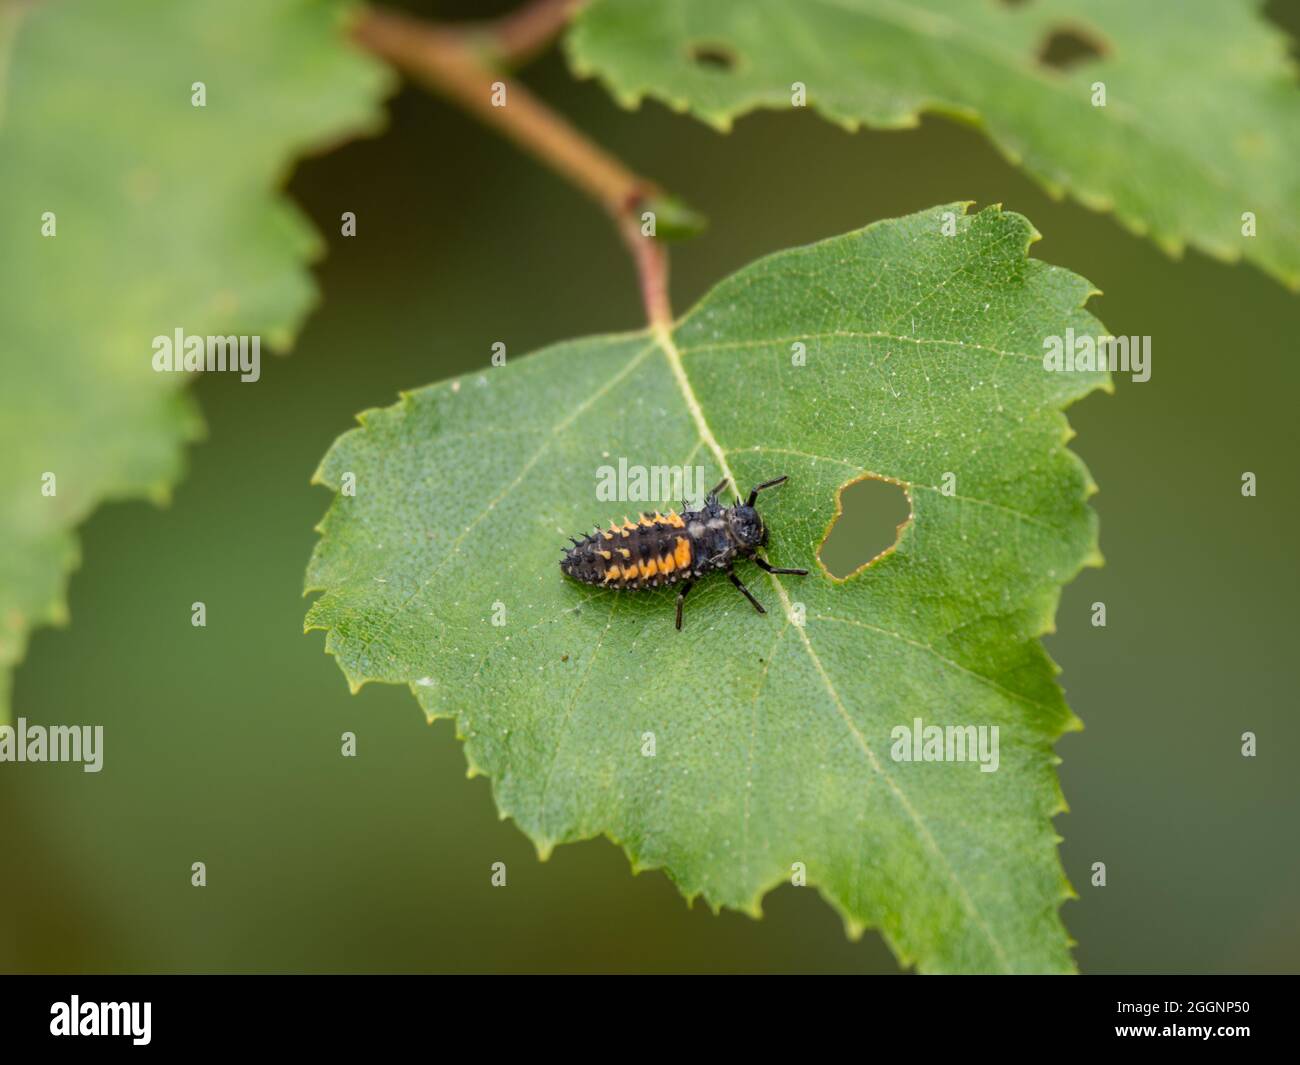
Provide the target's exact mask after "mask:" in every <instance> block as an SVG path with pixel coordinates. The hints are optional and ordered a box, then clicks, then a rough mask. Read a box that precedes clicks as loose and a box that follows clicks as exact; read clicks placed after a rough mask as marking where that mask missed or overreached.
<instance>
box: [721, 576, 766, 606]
mask: <svg viewBox="0 0 1300 1065" xmlns="http://www.w3.org/2000/svg"><path fill="white" fill-rule="evenodd" d="M727 576H728V577H730V578H731V583H732V584H734V585H735V586H736V587H737V588H739V589H740V590H741V591H742V592H744V593H745V598H746V599H748V600H749V601H750V602H751V603H753V604H754V609H755V610H757V611H758V612H759V613H760V614H766V613H767V611H766V610H764V609H763V604H762V603H760V602H759V601H758V600H757V599H755V598H754V597H753V596H752V595H750V594H749V589H748V588H746V587H745V586H744V585H743V584H742V583H741V581H740V578H739V577H737V576H736V571H735V570H733V569H729V570H727Z"/></svg>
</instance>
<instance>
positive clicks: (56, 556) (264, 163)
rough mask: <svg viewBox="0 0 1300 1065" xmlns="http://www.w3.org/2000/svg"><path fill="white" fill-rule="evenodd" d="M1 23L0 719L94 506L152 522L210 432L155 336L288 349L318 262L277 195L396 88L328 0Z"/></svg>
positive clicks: (132, 3)
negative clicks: (158, 357)
mask: <svg viewBox="0 0 1300 1065" xmlns="http://www.w3.org/2000/svg"><path fill="white" fill-rule="evenodd" d="M16 10H17V9H15V10H13V11H10V12H6V13H5V14H6V16H7V19H6V21H7V23H8V25H7V29H8V32H9V33H10V34H11V39H10V41H9V42H8V43H9V46H10V48H11V51H12V54H11V55H10V56H9V64H8V70H7V74H8V78H7V85H6V92H5V110H4V114H3V126H0V203H3V205H4V209H3V211H0V247H2V248H3V249H4V254H5V257H6V259H7V262H8V266H9V269H8V271H7V276H6V278H5V281H4V283H3V284H0V380H2V381H3V386H4V387H3V390H2V391H0V455H3V456H4V461H3V462H0V540H2V541H3V542H4V545H5V550H4V551H3V553H0V721H4V720H6V719H7V718H8V717H9V716H10V714H9V706H8V703H9V688H10V671H11V669H12V668H13V665H14V663H16V662H17V661H18V660H19V659H20V658H21V657H22V654H23V650H24V648H25V646H26V643H27V639H28V632H29V631H30V629H31V628H32V627H33V626H36V625H41V624H50V623H55V624H58V623H62V622H64V621H66V620H67V605H66V600H65V596H64V585H65V583H66V580H67V574H68V571H69V570H70V569H71V568H72V567H73V566H75V565H76V562H77V559H78V550H77V541H76V537H75V535H74V533H73V529H74V528H75V527H76V526H77V525H78V524H79V523H80V522H81V521H83V520H84V519H85V518H86V516H87V515H88V514H90V512H91V511H93V510H94V508H95V507H96V506H97V505H98V504H99V503H101V502H103V501H104V500H107V499H130V498H133V497H141V496H142V497H146V498H149V499H152V500H154V501H155V502H163V501H165V500H166V499H167V498H168V497H169V495H170V492H171V487H172V485H173V484H174V483H175V481H176V480H177V478H178V477H179V476H180V472H181V468H182V465H183V445H184V444H186V443H188V442H191V441H193V440H195V439H197V438H198V437H199V436H200V435H201V434H202V420H201V419H200V417H199V415H198V412H197V409H196V407H195V405H194V403H193V402H192V401H191V399H190V398H189V396H188V395H186V394H185V393H183V392H182V391H181V390H180V389H181V387H182V385H184V384H188V383H191V382H192V380H193V379H192V377H191V376H189V375H186V374H170V373H157V372H154V370H153V367H152V357H153V351H154V349H153V346H152V341H153V338H154V337H155V336H159V335H164V336H168V337H170V336H172V334H173V331H174V330H175V329H178V328H182V329H184V330H185V332H186V333H187V334H191V335H201V336H206V335H208V334H214V335H221V336H227V335H232V334H234V335H241V334H242V335H252V334H258V335H261V337H262V342H263V353H264V354H268V353H269V350H270V348H273V347H274V348H277V349H280V350H283V349H284V348H286V347H287V346H288V344H289V342H290V341H291V339H292V338H293V335H294V333H295V332H296V330H297V329H298V326H299V324H300V323H301V321H302V319H303V317H304V316H305V315H306V313H307V310H308V308H309V307H310V306H311V304H312V303H313V301H314V299H315V286H314V284H313V282H312V280H311V277H310V276H309V275H308V273H307V271H306V269H305V264H306V261H307V260H308V259H309V258H312V257H314V256H315V255H317V254H318V253H319V252H320V251H321V245H320V242H319V240H318V238H317V237H316V235H315V233H314V232H313V230H312V229H311V227H310V226H309V225H308V224H307V222H306V220H305V219H304V218H303V217H302V215H301V213H300V212H299V211H298V209H297V208H296V207H294V206H293V204H291V203H290V202H289V201H288V200H286V199H285V198H284V197H283V196H282V195H280V194H279V192H278V191H277V190H278V186H279V185H280V183H281V182H282V181H283V180H284V176H285V173H286V170H287V168H288V165H289V161H290V160H291V159H292V158H293V157H295V156H296V155H299V154H301V153H302V152H305V151H309V150H312V149H319V148H321V147H324V146H326V145H330V144H334V143H336V142H338V141H339V140H340V139H341V138H343V137H344V136H345V135H350V134H353V133H356V132H359V131H362V130H367V129H368V130H373V129H375V127H376V125H377V123H378V121H379V117H380V116H379V112H378V110H377V108H376V102H377V100H378V97H379V96H380V94H381V93H382V92H383V91H384V89H385V86H386V85H387V84H388V76H387V73H386V72H385V71H384V70H383V69H382V68H380V67H379V66H378V65H377V64H375V63H374V62H372V61H371V60H369V59H367V58H366V57H364V56H362V55H360V54H358V53H357V52H356V51H355V50H354V49H353V48H351V47H350V46H349V45H348V44H347V42H346V37H345V34H344V29H345V20H346V19H347V18H348V17H349V14H348V13H349V7H348V5H345V4H342V3H336V2H331V0H321V2H309V3H302V2H299V0H273V2H267V0H236V2H230V3H223V4H212V3H205V2H203V0H115V2H113V3H99V2H96V0H52V2H50V3H47V4H34V5H31V7H30V8H26V9H24V10H23V12H22V17H21V18H15V14H16ZM15 30H16V32H15ZM5 33H6V28H4V27H0V39H2V38H3V37H4V36H5ZM3 43H4V42H3V40H0V57H2V56H3V54H4V48H3ZM73 57H75V59H74V58H73ZM3 70H4V66H3V63H0V71H3ZM195 82H203V83H204V86H205V89H206V94H207V99H206V106H202V107H196V106H194V105H193V103H192V102H191V100H192V90H191V86H192V85H193V84H194V83H195ZM48 475H53V477H54V480H53V482H48V481H46V482H44V483H52V485H53V488H54V493H53V494H46V493H44V492H43V491H42V489H43V478H46V477H47V476H48Z"/></svg>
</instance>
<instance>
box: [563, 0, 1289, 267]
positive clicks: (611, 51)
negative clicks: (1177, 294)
mask: <svg viewBox="0 0 1300 1065" xmlns="http://www.w3.org/2000/svg"><path fill="white" fill-rule="evenodd" d="M1258 8H1259V5H1258V3H1256V2H1254V0H1181V2H1179V3H1178V4H1177V5H1170V4H1161V3H1133V2H1132V0H1028V2H1016V0H905V2H901V0H815V2H814V0H710V2H709V3H698V2H696V0H593V2H592V3H591V4H590V5H588V6H587V7H586V8H584V9H583V11H582V13H581V15H580V16H579V18H578V20H577V21H576V23H575V25H574V27H573V29H572V30H571V31H570V34H569V37H568V50H569V55H570V57H571V58H572V61H573V65H574V68H575V69H576V70H577V71H579V72H580V73H582V74H597V75H599V77H600V79H601V81H602V82H603V83H604V84H605V85H607V86H608V87H609V89H610V91H611V92H612V93H613V94H614V96H615V98H616V99H618V100H619V101H620V102H621V103H623V104H625V105H626V106H629V107H633V106H636V105H637V104H638V103H639V102H640V101H641V100H642V98H644V97H646V96H651V97H653V98H655V99H657V100H660V101H662V102H664V103H666V104H668V105H669V106H671V107H672V108H674V109H675V110H679V111H687V110H689V111H690V112H691V113H692V114H694V115H696V116H697V117H699V118H701V119H703V120H704V121H706V122H708V123H710V124H712V125H714V126H716V127H717V128H719V129H724V130H725V129H727V128H729V127H730V126H731V123H732V122H733V120H734V119H735V118H736V117H737V116H739V115H743V114H746V113H748V112H750V111H753V110H754V109H756V108H775V109H778V110H787V109H789V108H790V106H791V101H792V90H793V89H794V88H795V86H796V85H798V86H803V87H804V90H805V92H806V102H807V106H809V107H811V108H814V109H816V110H817V111H819V112H820V113H821V114H823V115H824V116H826V117H827V118H829V119H830V120H831V121H833V122H836V123H839V124H840V125H842V126H844V127H845V128H846V129H851V130H852V129H857V128H858V127H859V126H863V125H865V126H867V127H870V128H875V129H906V128H910V127H913V126H915V125H916V124H917V123H918V122H919V121H920V116H921V114H922V113H924V112H931V113H938V114H944V115H949V116H951V117H953V118H956V119H958V120H960V121H963V122H969V123H971V124H972V125H974V126H976V127H977V128H980V129H982V130H984V131H985V132H986V133H987V134H988V136H989V138H990V139H991V140H992V141H993V143H994V144H995V145H996V146H997V148H998V150H999V151H1000V152H1002V154H1003V155H1004V156H1006V158H1007V159H1009V160H1011V161H1012V162H1013V163H1015V164H1017V165H1019V166H1023V167H1024V168H1025V169H1026V170H1027V171H1028V172H1029V173H1030V174H1032V175H1033V176H1034V177H1035V178H1036V179H1037V180H1038V181H1039V182H1040V183H1041V184H1042V185H1043V187H1044V188H1046V189H1047V190H1048V191H1049V192H1050V193H1052V194H1053V195H1054V196H1058V197H1059V196H1064V195H1066V194H1069V195H1071V196H1073V197H1074V198H1075V199H1077V200H1078V201H1079V202H1080V203H1082V204H1084V205H1086V206H1088V207H1091V208H1092V209H1094V210H1098V211H1111V212H1113V213H1114V214H1115V216H1116V217H1117V218H1118V219H1119V220H1120V222H1121V223H1122V224H1123V225H1124V226H1125V227H1127V228H1128V229H1130V230H1132V231H1133V232H1134V233H1139V234H1149V235H1150V237H1151V239H1153V240H1154V241H1155V242H1156V243H1157V244H1159V245H1160V247H1162V248H1164V249H1165V250H1166V251H1168V252H1170V253H1171V254H1173V255H1181V254H1182V250H1183V247H1184V246H1185V245H1187V244H1192V245H1194V246H1195V247H1197V248H1199V249H1200V250H1201V251H1203V252H1207V253H1209V254H1211V255H1214V256H1216V257H1217V258H1221V259H1226V260H1236V259H1239V258H1241V257H1242V256H1245V257H1246V258H1247V259H1250V260H1251V261H1252V262H1254V263H1255V264H1256V265H1258V266H1259V267H1260V268H1261V269H1263V270H1265V271H1266V272H1268V273H1270V274H1272V275H1273V276H1274V277H1276V278H1278V279H1279V280H1281V281H1282V282H1283V283H1284V284H1286V285H1288V286H1289V287H1290V288H1292V289H1300V222H1297V218H1296V212H1295V211H1294V210H1293V208H1292V205H1293V204H1295V203H1296V201H1297V200H1300V167H1298V166H1297V162H1296V161H1297V160H1298V159H1300V87H1297V85H1296V67H1295V64H1294V63H1293V62H1292V61H1291V59H1290V58H1289V57H1288V55H1287V42H1286V38H1285V37H1284V36H1283V35H1282V34H1281V33H1279V32H1278V31H1277V30H1276V29H1275V28H1274V27H1272V26H1270V25H1269V24H1268V23H1267V22H1266V21H1265V20H1263V19H1262V18H1261V17H1260V16H1259V11H1258ZM1099 83H1100V84H1101V85H1102V86H1103V88H1102V90H1101V92H1102V93H1103V95H1102V96H1098V95H1097V94H1098V88H1097V86H1098V84H1099ZM1096 100H1103V101H1104V105H1103V106H1095V101H1096ZM1244 212H1251V213H1252V214H1253V215H1254V216H1255V227H1256V228H1255V231H1254V232H1253V233H1252V234H1251V235H1250V236H1246V235H1244V234H1243V228H1242V227H1243V219H1242V215H1243V213H1244Z"/></svg>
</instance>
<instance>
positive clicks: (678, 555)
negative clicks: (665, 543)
mask: <svg viewBox="0 0 1300 1065" xmlns="http://www.w3.org/2000/svg"><path fill="white" fill-rule="evenodd" d="M673 554H674V560H675V561H676V562H677V568H678V569H686V568H687V567H689V566H690V564H691V542H690V540H688V539H687V538H686V537H685V536H679V537H678V538H677V550H676V551H675V552H674V553H673Z"/></svg>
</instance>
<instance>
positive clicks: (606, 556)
mask: <svg viewBox="0 0 1300 1065" xmlns="http://www.w3.org/2000/svg"><path fill="white" fill-rule="evenodd" d="M596 554H598V555H599V556H600V557H601V558H603V559H604V560H605V561H606V562H608V561H609V560H610V559H611V558H613V557H614V556H613V554H612V553H610V552H609V551H597V552H596Z"/></svg>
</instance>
